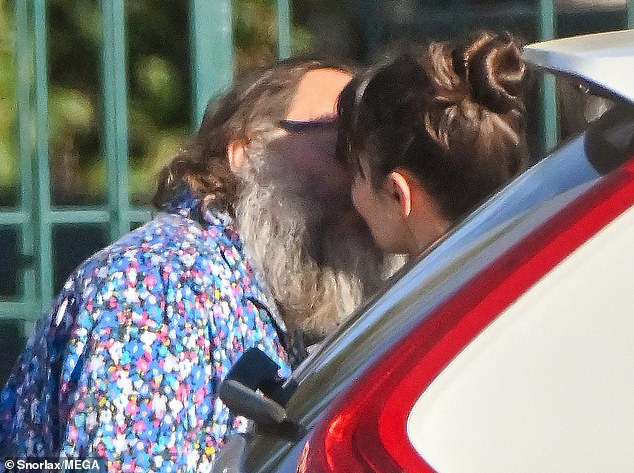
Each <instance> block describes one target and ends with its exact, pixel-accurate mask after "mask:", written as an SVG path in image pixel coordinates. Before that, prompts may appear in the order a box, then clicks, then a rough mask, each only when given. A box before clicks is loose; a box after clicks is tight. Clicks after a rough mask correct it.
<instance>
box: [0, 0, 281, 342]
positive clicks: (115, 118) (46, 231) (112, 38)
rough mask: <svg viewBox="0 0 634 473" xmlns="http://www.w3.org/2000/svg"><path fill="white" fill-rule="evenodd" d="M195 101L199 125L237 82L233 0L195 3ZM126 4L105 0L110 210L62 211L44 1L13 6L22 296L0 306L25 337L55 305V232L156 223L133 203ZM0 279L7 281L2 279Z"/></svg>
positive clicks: (10, 213) (2, 217) (0, 216)
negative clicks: (54, 169)
mask: <svg viewBox="0 0 634 473" xmlns="http://www.w3.org/2000/svg"><path fill="white" fill-rule="evenodd" d="M189 2H190V3H189V8H190V14H191V18H190V20H191V21H190V35H191V49H192V51H191V63H192V84H191V87H192V97H193V105H192V110H193V117H192V123H193V125H194V126H195V125H196V124H197V123H199V122H200V120H201V118H202V114H203V111H204V107H205V105H206V104H207V101H208V100H209V98H210V97H213V96H215V95H217V94H219V93H221V92H222V91H223V90H225V89H226V88H227V87H229V86H230V85H231V82H232V79H233V62H234V58H233V54H232V46H233V39H232V24H231V0H213V1H211V0H189ZM125 7H126V6H125V1H124V0H102V1H101V3H100V8H101V21H102V31H103V35H102V43H103V44H102V58H101V74H102V87H103V110H104V125H103V126H104V129H103V133H104V150H103V154H104V157H105V160H106V162H107V179H108V183H109V186H108V195H107V204H106V205H104V206H101V207H90V208H72V209H67V208H58V207H56V206H54V205H52V203H51V194H50V169H49V156H48V110H47V104H48V77H47V36H46V35H47V25H46V0H17V1H16V2H15V11H14V14H15V24H16V41H15V45H16V62H17V67H16V70H17V78H16V81H17V84H18V87H17V97H16V100H17V111H18V134H19V151H20V176H21V177H20V183H19V186H20V198H19V204H18V206H17V208H15V209H6V208H2V209H0V227H11V228H13V229H16V230H17V233H18V235H19V244H18V247H19V248H18V250H19V252H20V253H21V255H20V257H19V258H18V261H19V264H20V266H21V267H20V268H19V270H18V275H19V276H18V278H19V281H18V284H17V287H18V290H17V295H16V297H15V298H13V299H12V300H0V319H17V320H22V321H24V323H25V324H26V327H27V330H26V331H27V332H28V331H29V329H30V325H31V324H32V322H33V321H34V320H37V319H38V318H39V317H40V316H41V314H42V312H43V311H44V310H45V309H46V308H47V307H48V306H49V305H50V303H51V300H52V298H53V296H54V294H53V245H52V238H53V236H52V235H53V229H54V228H55V227H56V226H59V225H64V224H76V225H87V224H96V225H102V226H106V227H107V228H108V232H109V235H108V236H109V238H110V239H111V240H114V239H116V238H117V237H119V236H120V235H122V234H124V233H126V232H128V231H129V230H130V228H131V225H132V224H134V223H136V222H143V221H146V220H148V219H149V218H150V211H149V209H147V208H138V207H133V206H131V205H130V196H129V187H128V179H129V172H128V122H127V118H128V116H127V113H128V105H127V87H126V84H127V77H126V54H125V51H126V24H125ZM276 8H277V11H278V18H279V28H278V32H279V33H278V37H279V40H278V51H279V56H280V57H288V56H289V55H290V14H289V10H290V8H289V0H277V3H276ZM0 277H2V276H1V275H0Z"/></svg>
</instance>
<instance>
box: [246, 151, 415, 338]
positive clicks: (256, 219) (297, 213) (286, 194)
mask: <svg viewBox="0 0 634 473" xmlns="http://www.w3.org/2000/svg"><path fill="white" fill-rule="evenodd" d="M260 162H266V158H265V159H261V160H260ZM257 167H260V168H264V166H257V165H252V166H250V168H251V169H250V170H249V171H248V172H247V173H246V174H247V175H246V176H241V177H242V179H243V185H242V190H241V192H240V195H239V196H238V199H237V201H238V204H237V205H236V208H235V211H236V223H237V225H238V229H239V232H240V235H241V237H242V240H243V242H244V245H245V248H246V251H247V254H248V256H249V258H250V261H251V262H252V264H253V266H254V268H255V270H256V271H257V272H258V274H260V275H262V276H263V277H264V280H265V282H266V284H267V286H268V288H269V290H270V291H271V293H272V295H273V297H274V298H275V301H276V303H277V305H278V309H279V311H280V313H281V315H282V318H283V320H284V323H285V324H286V326H287V328H288V329H289V331H290V333H296V332H297V331H300V332H301V333H303V334H308V335H309V336H310V337H314V338H323V337H324V336H326V335H328V334H329V333H330V332H332V331H333V330H334V329H335V328H336V327H337V326H338V325H339V324H340V323H341V322H342V321H343V320H344V319H345V318H346V317H348V316H349V315H350V314H351V313H352V312H353V311H354V310H355V309H356V308H357V307H359V305H361V303H362V302H364V301H365V300H366V299H367V297H369V296H370V295H372V294H374V293H375V292H376V291H377V290H378V289H379V287H381V285H382V284H383V282H384V281H385V279H386V278H387V276H388V275H391V274H392V273H393V272H394V271H395V270H396V269H397V268H398V267H399V266H400V265H401V264H402V262H403V259H401V258H395V257H393V256H387V255H385V254H384V253H383V252H382V251H380V250H379V249H378V248H377V247H376V245H375V244H374V241H373V239H372V236H371V234H370V232H369V230H368V228H367V226H366V225H365V224H364V223H363V221H362V219H361V217H360V216H358V214H357V213H356V211H355V210H354V207H353V206H352V202H351V200H350V197H349V196H346V197H345V198H342V199H340V201H333V199H332V198H328V199H325V198H320V197H316V196H315V195H314V192H312V193H311V194H313V195H312V196H311V197H310V198H309V199H307V198H306V197H305V196H306V194H307V193H305V192H297V190H296V189H295V190H290V189H289V186H287V185H285V184H284V183H283V181H284V180H285V179H284V177H283V176H282V177H277V178H276V177H273V174H274V173H272V172H267V171H266V170H264V171H263V169H256V168H257ZM286 180H287V181H288V178H287V179H286ZM293 186H296V183H294V184H293Z"/></svg>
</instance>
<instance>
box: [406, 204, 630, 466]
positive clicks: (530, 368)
mask: <svg viewBox="0 0 634 473" xmlns="http://www.w3.org/2000/svg"><path fill="white" fill-rule="evenodd" d="M632 241H634V209H632V208H630V209H629V210H628V211H627V213H626V214H624V215H622V216H620V217H618V218H617V219H616V220H615V221H614V222H612V223H611V224H609V225H608V226H607V227H606V228H605V229H603V230H602V231H601V232H600V233H599V234H597V235H595V236H594V237H593V238H591V239H590V240H588V241H587V242H586V243H585V244H583V245H582V246H581V247H579V248H578V249H577V250H575V252H574V253H572V254H571V255H569V256H568V257H566V258H565V259H564V261H563V262H562V263H560V264H559V265H558V266H557V267H556V268H554V269H553V270H552V271H551V272H549V273H548V274H546V275H545V276H544V277H543V278H542V279H541V280H540V281H539V282H537V283H536V284H535V285H533V286H532V287H531V288H530V289H529V290H528V291H527V292H526V293H524V294H523V295H521V296H520V298H519V299H518V300H517V301H515V302H514V303H513V304H512V305H511V306H510V307H508V308H507V309H506V310H505V311H504V313H503V314H501V315H500V317H499V318H497V319H496V320H495V321H493V322H492V323H491V324H490V325H489V326H488V327H487V328H486V329H485V330H484V331H483V332H482V333H480V334H479V335H478V336H477V337H476V338H475V339H474V340H473V341H472V342H471V343H470V344H469V345H468V346H467V347H466V348H465V349H464V350H463V351H462V352H461V353H460V354H459V355H458V356H457V357H456V358H454V359H453V360H452V361H451V363H450V364H449V365H448V366H447V367H446V368H445V369H443V371H442V372H441V373H440V374H439V375H438V377H436V378H435V380H434V381H433V382H432V383H431V384H430V385H429V387H428V388H427V389H426V390H425V392H424V393H422V395H421V397H420V398H419V399H418V400H417V401H416V403H415V405H414V407H413V409H412V411H411V413H410V416H409V419H408V423H407V430H408V434H409V439H410V441H411V443H412V445H413V447H414V448H415V449H416V450H417V451H418V452H419V453H420V454H421V456H422V457H423V458H424V459H425V460H426V461H427V462H428V463H429V464H430V465H431V466H432V467H433V468H434V469H435V470H437V471H442V472H455V471H463V472H467V471H468V472H472V473H477V472H486V473H496V472H508V471H510V470H512V471H514V472H518V473H520V472H527V473H528V472H534V471H575V472H584V471H585V472H596V471H611V472H619V471H620V472H626V471H634V452H633V451H632V448H631V444H632V439H634V396H632V393H633V392H634V377H633V376H632V366H634V343H632V342H633V341H634V291H632V288H631V284H632V281H634V265H633V264H632V261H634V245H632V244H631V242H632ZM614 275H618V277H614ZM493 445H494V446H495V449H496V451H495V454H494V455H492V454H491V446H493ZM457 451H459V452H460V455H456V452H457Z"/></svg>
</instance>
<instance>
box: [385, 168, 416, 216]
mask: <svg viewBox="0 0 634 473" xmlns="http://www.w3.org/2000/svg"><path fill="white" fill-rule="evenodd" d="M387 186H388V191H389V192H390V193H391V194H392V197H393V198H394V199H395V200H396V201H397V202H398V205H399V208H400V215H401V217H403V218H407V217H409V214H410V213H411V212H412V188H411V184H410V181H409V178H408V177H407V176H406V175H405V174H402V173H401V172H399V171H392V172H391V173H390V174H388V176H387Z"/></svg>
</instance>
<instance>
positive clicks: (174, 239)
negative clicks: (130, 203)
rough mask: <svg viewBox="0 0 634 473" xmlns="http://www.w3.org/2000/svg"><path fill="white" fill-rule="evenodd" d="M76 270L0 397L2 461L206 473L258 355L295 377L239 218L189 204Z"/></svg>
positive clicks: (232, 424) (235, 423) (233, 421)
mask: <svg viewBox="0 0 634 473" xmlns="http://www.w3.org/2000/svg"><path fill="white" fill-rule="evenodd" d="M172 210H173V211H171V212H169V213H166V214H161V215H159V216H158V217H157V218H156V219H154V220H153V221H151V222H149V223H147V224H146V225H144V226H142V227H140V228H138V229H136V230H134V231H133V232H131V233H129V234H127V235H126V236H124V237H123V238H122V239H120V240H119V241H118V242H116V243H114V244H113V245H111V246H109V247H108V248H106V249H104V250H102V251H100V252H99V253H97V254H95V255H94V256H93V257H91V258H89V259H88V260H86V261H85V262H84V263H83V264H81V265H80V266H79V268H78V269H77V270H76V271H75V272H74V273H73V274H72V275H71V276H70V278H69V279H68V281H67V282H66V284H65V286H64V288H63V290H62V291H61V294H60V295H59V297H58V298H57V300H56V302H55V304H54V306H53V308H52V310H51V311H50V313H49V314H48V315H47V316H46V317H44V319H43V320H41V321H40V323H39V324H38V327H37V328H36V331H35V333H34V335H33V336H32V337H31V338H30V340H29V342H28V343H27V347H26V349H25V352H24V353H23V354H22V356H21V358H20V360H19V361H18V364H17V366H16V367H15V368H14V370H13V372H12V374H11V376H10V378H9V380H8V382H7V384H6V386H5V387H4V389H3V390H2V392H1V393H0V457H1V456H16V457H27V456H28V457H44V456H46V457H59V456H67V457H73V458H79V457H81V458H86V457H91V458H94V457H98V458H104V459H105V460H106V462H107V466H108V470H109V471H142V472H147V471H165V472H170V471H186V472H189V471H191V472H193V471H209V470H210V465H211V461H212V459H213V457H214V454H215V452H216V449H217V448H218V446H219V445H220V444H221V443H222V442H223V440H224V439H225V438H226V437H227V436H228V435H229V434H230V433H232V432H235V431H239V430H240V429H241V428H243V427H244V425H243V424H244V420H241V419H240V418H233V417H232V416H231V415H230V413H229V411H228V409H227V408H226V407H225V406H224V405H223V403H222V402H221V401H220V399H219V398H218V397H217V394H216V393H217V390H218V386H219V383H220V381H221V380H222V379H223V378H224V376H225V375H226V374H227V371H228V370H229V369H230V367H231V366H232V365H233V363H235V362H236V361H237V359H238V358H239V357H240V356H241V354H242V353H243V352H244V351H245V350H246V349H248V348H250V347H258V348H260V349H261V350H263V351H264V352H265V353H266V354H267V355H269V356H270V357H271V358H272V359H273V360H274V361H276V362H277V363H278V364H279V365H280V366H281V373H280V374H281V375H282V376H288V374H289V366H288V363H287V355H286V353H285V350H284V346H283V344H282V340H281V337H283V331H282V330H283V326H282V324H281V322H280V321H279V317H277V315H276V313H275V309H274V305H273V304H270V297H269V296H267V293H266V291H265V289H264V288H263V287H262V285H261V282H259V281H258V280H257V279H256V277H255V275H254V273H253V271H252V270H251V268H250V266H249V263H248V262H247V261H246V259H245V255H244V250H243V247H242V244H241V242H240V239H239V237H238V234H237V232H236V229H235V227H234V225H233V223H232V220H231V218H230V217H229V216H228V215H226V214H223V213H221V212H217V211H214V210H213V209H207V208H203V207H202V205H201V204H200V202H199V201H198V200H195V199H193V198H189V197H187V198H183V199H181V200H180V201H179V202H177V203H175V205H174V208H173V209H172Z"/></svg>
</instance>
